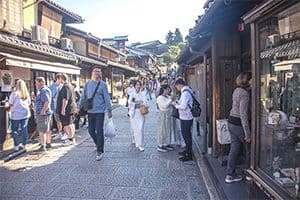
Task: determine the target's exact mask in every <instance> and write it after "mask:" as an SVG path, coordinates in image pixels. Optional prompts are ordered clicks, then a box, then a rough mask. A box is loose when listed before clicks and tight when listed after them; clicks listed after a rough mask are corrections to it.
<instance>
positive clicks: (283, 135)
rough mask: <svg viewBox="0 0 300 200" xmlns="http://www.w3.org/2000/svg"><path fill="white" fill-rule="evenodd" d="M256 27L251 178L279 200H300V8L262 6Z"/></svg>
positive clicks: (252, 21) (248, 17) (250, 19)
mask: <svg viewBox="0 0 300 200" xmlns="http://www.w3.org/2000/svg"><path fill="white" fill-rule="evenodd" d="M243 19H244V21H245V23H246V24H249V25H250V26H251V63H252V65H251V67H252V73H253V76H254V77H255V78H254V79H253V80H254V81H253V89H252V91H253V92H252V102H253V103H252V116H253V117H252V152H251V168H250V169H249V170H248V172H249V173H250V174H251V175H252V176H253V178H254V181H255V183H256V184H257V185H258V186H259V187H261V188H262V190H264V191H266V193H267V194H268V195H269V196H270V197H271V198H274V199H300V189H299V188H300V2H299V1H293V0H291V1H287V0H277V1H271V0H266V1H263V2H262V3H261V4H260V5H259V6H257V7H255V8H254V9H253V10H251V11H249V12H248V13H247V14H245V15H244V16H243Z"/></svg>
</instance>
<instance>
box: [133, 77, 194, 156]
mask: <svg viewBox="0 0 300 200" xmlns="http://www.w3.org/2000/svg"><path fill="white" fill-rule="evenodd" d="M148 82H149V80H147V81H146V82H144V84H143V82H142V81H141V80H137V81H133V82H131V83H130V86H129V87H128V88H127V95H128V107H129V109H128V116H129V117H130V122H131V132H132V133H133V134H132V143H134V144H135V146H136V147H137V148H138V149H139V150H140V151H144V142H143V138H144V125H145V119H146V117H145V115H146V114H147V113H148V112H145V113H143V112H144V111H143V110H144V108H143V107H146V108H147V107H149V100H151V94H152V92H153V91H154V92H155V96H156V104H157V112H158V117H157V151H159V152H168V151H172V150H174V147H175V145H177V146H180V147H182V148H185V150H184V151H183V152H180V153H179V154H180V155H181V157H180V158H179V159H180V160H181V161H189V160H192V125H193V116H192V112H191V109H190V107H191V106H192V104H193V98H192V90H191V88H190V87H189V86H187V85H186V83H185V81H184V80H183V79H182V78H177V79H176V80H174V79H170V78H169V77H161V78H159V81H158V83H156V82H152V84H151V82H150V83H148ZM149 85H152V86H153V87H152V90H151V87H149ZM149 88H150V92H149ZM149 94H150V95H149ZM141 108H143V109H141ZM174 109H178V112H179V116H177V117H175V116H173V115H172V113H173V111H174Z"/></svg>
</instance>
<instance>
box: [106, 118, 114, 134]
mask: <svg viewBox="0 0 300 200" xmlns="http://www.w3.org/2000/svg"><path fill="white" fill-rule="evenodd" d="M104 136H105V137H107V138H113V137H116V127H115V125H114V123H113V120H112V118H110V119H108V120H107V121H106V123H105V129H104Z"/></svg>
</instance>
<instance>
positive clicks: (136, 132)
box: [128, 81, 148, 151]
mask: <svg viewBox="0 0 300 200" xmlns="http://www.w3.org/2000/svg"><path fill="white" fill-rule="evenodd" d="M134 88H135V90H134V91H133V92H132V93H131V95H130V97H129V100H128V105H129V116H130V123H131V129H132V131H133V143H135V146H136V147H137V148H138V149H139V150H140V151H144V150H145V149H144V125H145V116H144V115H143V114H142V113H141V111H140V108H141V107H142V106H147V105H148V102H147V96H146V94H145V93H144V92H142V90H141V88H142V84H141V82H140V81H137V82H135V83H134Z"/></svg>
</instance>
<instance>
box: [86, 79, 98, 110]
mask: <svg viewBox="0 0 300 200" xmlns="http://www.w3.org/2000/svg"><path fill="white" fill-rule="evenodd" d="M100 83H101V81H99V82H98V84H97V86H96V89H95V91H94V93H93V96H92V97H91V98H88V99H85V100H84V102H83V110H85V111H88V110H90V109H92V108H93V99H94V97H95V95H96V92H97V90H98V88H99V85H100Z"/></svg>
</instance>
